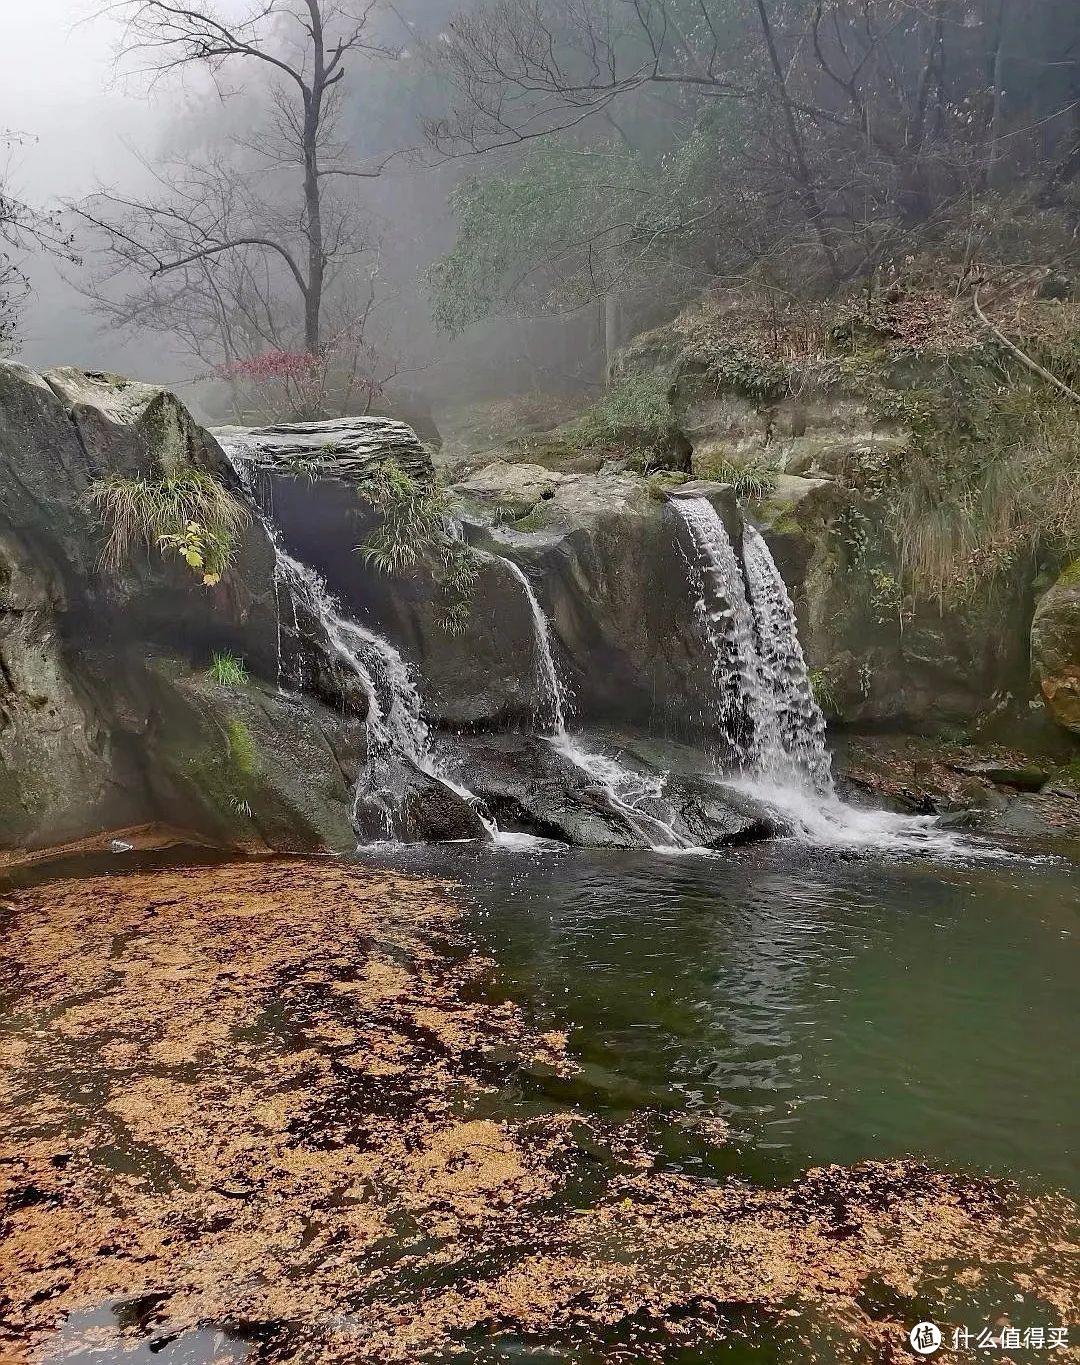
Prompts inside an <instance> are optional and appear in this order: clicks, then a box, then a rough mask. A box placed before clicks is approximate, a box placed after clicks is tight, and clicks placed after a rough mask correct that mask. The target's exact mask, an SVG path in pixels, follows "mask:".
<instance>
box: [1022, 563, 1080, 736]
mask: <svg viewBox="0 0 1080 1365" xmlns="http://www.w3.org/2000/svg"><path fill="white" fill-rule="evenodd" d="M1031 667H1032V670H1033V672H1034V674H1035V679H1036V681H1037V682H1038V685H1039V689H1040V691H1041V692H1042V695H1043V698H1044V700H1045V701H1046V705H1047V708H1048V709H1049V711H1050V714H1051V715H1052V716H1053V718H1054V720H1055V721H1057V723H1058V724H1059V725H1061V726H1063V727H1064V728H1065V729H1066V730H1071V731H1072V732H1073V733H1074V734H1080V559H1078V560H1076V561H1075V562H1074V563H1073V564H1070V565H1069V567H1068V568H1067V569H1066V570H1065V572H1064V573H1063V574H1062V575H1061V577H1060V578H1059V579H1058V580H1057V582H1056V583H1055V584H1054V585H1053V587H1051V588H1050V589H1049V590H1048V591H1047V592H1045V593H1044V594H1043V596H1042V598H1041V599H1040V601H1039V604H1038V606H1037V607H1036V609H1035V616H1034V619H1033V620H1032V623H1031Z"/></svg>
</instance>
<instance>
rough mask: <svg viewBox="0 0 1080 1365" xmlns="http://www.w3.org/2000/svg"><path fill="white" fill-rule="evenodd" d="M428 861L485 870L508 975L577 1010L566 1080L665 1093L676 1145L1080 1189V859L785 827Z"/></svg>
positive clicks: (547, 1006) (481, 907)
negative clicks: (985, 854)
mask: <svg viewBox="0 0 1080 1365" xmlns="http://www.w3.org/2000/svg"><path fill="white" fill-rule="evenodd" d="M399 861H400V860H399ZM405 861H406V863H409V862H414V863H416V864H419V865H422V866H424V867H425V869H427V870H431V868H432V865H433V863H434V864H435V865H436V866H437V868H438V870H439V871H441V872H445V873H448V874H450V875H452V876H454V877H455V878H457V879H458V880H459V882H460V883H461V884H462V885H463V887H464V893H465V896H466V898H467V902H468V905H469V908H470V909H469V915H470V924H471V930H472V933H473V935H474V938H475V941H476V943H477V946H478V947H479V948H480V949H481V950H482V951H484V952H486V953H489V954H490V955H491V956H492V958H493V959H494V961H495V964H496V966H495V968H494V973H493V980H492V989H493V990H495V991H496V992H501V993H504V994H505V995H507V996H510V997H513V998H515V999H517V1000H518V1001H520V1002H521V1003H522V1004H524V1005H525V1006H526V1007H527V1008H528V1009H529V1010H530V1011H531V1012H533V1013H534V1014H535V1015H536V1016H538V1017H539V1018H540V1019H542V1020H544V1021H550V1024H551V1025H552V1026H553V1027H561V1026H563V1025H569V1026H570V1027H571V1046H572V1050H573V1051H574V1053H575V1054H576V1056H577V1057H578V1059H579V1060H580V1061H581V1063H582V1064H583V1073H582V1076H581V1077H580V1079H579V1080H578V1081H576V1082H575V1083H574V1085H573V1086H572V1087H570V1089H569V1090H565V1089H564V1090H563V1091H562V1092H561V1093H559V1094H557V1095H552V1096H550V1098H553V1099H557V1100H558V1102H560V1103H565V1102H567V1100H569V1101H571V1102H574V1103H578V1104H581V1105H583V1106H585V1107H587V1108H591V1109H597V1110H600V1111H605V1112H614V1113H622V1112H626V1111H631V1110H635V1109H639V1108H642V1107H645V1108H655V1109H657V1110H658V1111H659V1112H660V1113H662V1114H664V1115H666V1118H665V1120H664V1121H663V1122H664V1123H666V1125H667V1127H668V1130H669V1132H668V1143H667V1145H668V1146H669V1148H670V1149H671V1152H672V1160H675V1161H677V1162H686V1163H690V1164H695V1163H697V1164H700V1163H707V1164H709V1165H710V1166H714V1165H716V1164H719V1165H720V1167H721V1168H724V1167H726V1168H727V1169H732V1170H737V1171H739V1172H740V1173H742V1174H745V1175H749V1176H752V1177H753V1178H754V1179H756V1180H768V1181H773V1180H776V1181H780V1180H787V1179H789V1178H790V1177H791V1176H792V1175H793V1174H796V1173H798V1172H799V1171H801V1170H803V1169H805V1168H806V1167H807V1166H810V1165H814V1164H820V1163H824V1162H842V1163H848V1162H853V1161H856V1160H859V1159H860V1158H865V1157H892V1156H899V1155H915V1156H920V1157H925V1158H927V1159H929V1160H931V1161H933V1162H935V1163H936V1164H940V1165H943V1166H948V1167H950V1168H953V1169H962V1170H971V1171H976V1172H990V1173H993V1174H997V1175H1007V1176H1011V1177H1014V1178H1016V1179H1018V1180H1020V1181H1021V1182H1023V1183H1024V1184H1030V1185H1032V1186H1033V1187H1036V1188H1037V1187H1050V1188H1062V1189H1068V1190H1070V1191H1072V1192H1073V1193H1080V1172H1078V1169H1077V1162H1076V1142H1075V1138H1076V1113H1077V1110H1076V1103H1075V1096H1076V1081H1077V1057H1078V1055H1080V1025H1078V1022H1077V1014H1076V1010H1075V1000H1076V989H1077V983H1078V953H1077V949H1078V939H1077V930H1078V927H1080V925H1078V911H1080V882H1078V880H1077V868H1076V864H1075V862H1074V861H1073V860H1072V859H1071V858H1070V857H1068V856H1055V857H1052V858H1043V859H1040V860H1034V861H1032V860H1028V859H1015V860H1010V861H992V862H980V863H973V864H970V865H964V864H962V863H945V864H941V863H934V862H930V861H925V860H916V859H910V860H895V861H882V860H880V859H874V858H845V857H841V856H836V855H835V854H832V853H822V852H820V851H818V852H815V851H814V850H810V849H806V848H803V847H799V846H797V845H793V844H788V843H773V844H768V845H760V846H756V847H754V848H752V849H747V850H744V851H742V852H741V853H736V854H734V855H731V856H724V857H723V858H697V857H680V858H663V857H657V856H655V855H651V854H636V853H625V852H617V853H616V852H606V853H597V852H582V851H566V852H563V853H559V854H547V855H529V854H527V853H521V852H516V853H502V854H500V853H497V852H492V851H491V850H479V849H476V848H469V847H465V846H462V847H459V848H458V849H456V850H454V851H447V850H442V851H439V852H438V853H432V852H431V851H430V850H429V851H425V852H424V853H422V854H421V853H419V852H418V853H417V854H416V855H415V858H412V859H410V858H409V857H407V856H406V858H405ZM522 1102H523V1103H533V1102H536V1097H535V1096H523V1098H522ZM695 1115H709V1116H718V1117H720V1118H722V1119H723V1120H725V1121H726V1123H727V1125H729V1128H730V1137H731V1142H730V1143H729V1144H728V1146H727V1147H722V1148H720V1149H719V1155H715V1153H716V1152H717V1149H716V1148H715V1147H712V1146H709V1147H708V1148H707V1150H706V1152H705V1154H702V1153H701V1152H698V1151H696V1150H695V1148H694V1146H693V1144H692V1143H686V1142H684V1141H681V1140H680V1138H679V1134H681V1133H683V1132H685V1131H687V1125H686V1119H687V1117H690V1118H693V1117H694V1116H695Z"/></svg>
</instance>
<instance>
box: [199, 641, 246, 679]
mask: <svg viewBox="0 0 1080 1365" xmlns="http://www.w3.org/2000/svg"><path fill="white" fill-rule="evenodd" d="M206 671H207V673H208V674H209V676H210V677H211V678H212V679H213V681H214V682H216V683H217V684H218V685H219V686H221V687H246V686H247V685H248V681H249V679H248V671H247V668H246V667H245V665H244V661H243V659H240V658H238V657H237V656H236V655H235V654H230V653H229V652H228V650H221V651H219V650H215V651H214V653H213V655H212V656H211V659H210V667H209V668H208V669H207V670H206Z"/></svg>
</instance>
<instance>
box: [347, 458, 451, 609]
mask: <svg viewBox="0 0 1080 1365" xmlns="http://www.w3.org/2000/svg"><path fill="white" fill-rule="evenodd" d="M358 491H359V495H360V497H361V498H362V499H363V500H364V501H365V502H368V503H370V504H371V506H372V507H374V508H375V509H376V510H377V511H378V512H379V513H380V515H381V518H382V520H381V523H380V525H379V527H378V529H377V530H376V531H374V532H373V533H372V534H371V535H370V536H369V537H368V539H367V540H366V541H365V542H364V544H363V545H361V546H360V547H359V552H360V554H361V556H362V557H363V559H364V561H365V562H366V563H368V564H370V565H372V566H373V567H374V568H377V569H379V570H381V572H383V573H387V574H397V573H403V572H405V571H406V570H407V569H411V568H413V567H414V566H415V565H417V564H424V565H426V567H427V568H428V569H429V570H430V572H431V574H432V576H433V577H434V579H435V582H436V583H437V584H438V585H439V586H440V587H442V588H443V589H444V590H445V591H446V593H447V595H448V598H449V605H448V606H447V608H446V610H445V612H444V613H443V617H442V624H443V626H444V628H445V629H446V630H447V631H449V632H450V633H451V634H453V635H458V634H460V633H461V632H462V631H463V630H464V629H465V625H466V622H467V620H468V611H469V598H470V596H471V593H472V590H473V587H474V585H475V583H476V577H477V568H476V556H475V555H474V553H473V552H472V550H471V549H470V548H469V546H468V545H466V544H465V542H464V541H462V540H460V539H457V538H456V537H455V536H453V535H451V533H450V529H449V524H450V519H451V517H452V515H453V512H454V507H455V504H454V500H453V499H452V498H451V497H450V495H449V494H448V493H447V491H446V490H445V488H443V487H441V486H440V485H439V484H437V483H422V482H421V481H420V480H418V479H414V478H413V477H412V475H410V474H408V473H407V472H406V471H405V470H403V469H402V468H401V466H400V465H399V464H398V463H397V461H396V460H392V459H391V460H384V461H383V462H382V463H381V464H380V465H379V466H378V468H377V469H376V470H375V472H374V473H373V474H371V475H370V477H368V478H367V479H365V480H364V481H363V482H362V483H361V484H360V485H359V487H358Z"/></svg>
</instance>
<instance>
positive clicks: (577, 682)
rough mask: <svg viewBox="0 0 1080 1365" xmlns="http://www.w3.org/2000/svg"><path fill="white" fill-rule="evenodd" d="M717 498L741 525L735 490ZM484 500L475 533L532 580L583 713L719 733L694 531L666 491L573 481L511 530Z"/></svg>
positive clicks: (596, 478)
mask: <svg viewBox="0 0 1080 1365" xmlns="http://www.w3.org/2000/svg"><path fill="white" fill-rule="evenodd" d="M517 487H519V485H515V488H517ZM460 491H461V493H462V496H464V497H467V496H468V492H469V486H468V485H462V486H461V489H460ZM706 491H707V493H708V495H709V496H711V497H713V498H714V499H716V500H717V502H718V505H720V506H721V507H722V508H723V510H724V512H725V515H728V516H733V515H734V502H733V499H732V498H731V496H730V490H724V489H721V488H720V487H718V486H716V485H710V486H708V487H707V489H706ZM477 501H478V502H479V506H478V509H477V511H478V515H477V517H476V519H475V520H474V522H473V523H472V525H471V527H470V528H469V533H470V535H471V536H472V537H473V538H474V539H475V541H476V543H477V544H478V545H480V546H482V547H483V548H484V549H485V550H487V551H488V552H490V553H493V554H497V555H500V556H502V557H504V558H507V559H511V560H513V561H514V562H515V563H516V564H517V565H518V566H519V567H520V568H521V570H522V571H523V572H524V573H525V575H526V576H527V578H528V579H529V582H530V584H531V585H532V587H533V591H534V593H535V596H536V598H537V600H538V602H539V605H540V607H541V609H542V611H543V612H544V614H545V616H546V617H547V618H548V620H549V622H550V627H551V631H550V639H551V645H552V652H553V654H554V655H555V664H556V667H557V669H558V670H559V672H560V674H561V676H562V678H563V680H564V683H565V685H566V690H567V693H568V696H569V700H570V706H571V709H572V711H573V713H574V714H575V715H577V716H579V717H580V718H582V719H584V720H589V719H594V718H597V719H603V720H610V721H619V722H625V723H627V724H631V725H639V726H642V727H646V728H650V727H651V728H654V729H656V730H658V731H660V732H662V733H668V734H673V735H679V734H700V733H702V732H703V731H705V730H708V729H709V728H710V725H711V723H712V718H713V716H714V714H715V712H714V707H713V704H712V690H713V678H712V666H711V660H710V658H709V655H708V651H707V649H706V648H705V647H704V638H703V635H702V630H701V625H700V622H699V620H698V618H697V614H696V611H695V602H696V595H695V593H694V591H693V590H692V587H691V582H690V577H689V573H688V565H687V552H688V550H689V546H688V544H687V540H686V536H687V532H686V528H685V526H684V524H683V522H682V520H681V518H680V517H679V516H678V515H676V513H675V511H674V510H673V508H672V507H671V506H670V505H669V504H668V502H667V500H666V498H665V497H664V496H663V489H662V486H657V485H654V484H653V483H651V482H650V481H648V480H643V479H641V478H638V477H636V476H633V475H629V474H625V473H619V472H611V473H604V474H595V475H567V476H564V477H563V478H561V479H560V480H559V481H558V482H557V483H556V484H555V485H554V487H553V488H552V489H551V490H550V496H544V495H541V497H540V498H539V499H538V500H537V501H536V503H535V504H534V505H533V507H532V508H531V510H530V511H529V512H528V513H527V514H526V515H525V516H523V517H518V519H517V520H516V521H514V522H511V523H507V524H502V523H501V519H499V518H493V517H492V515H491V505H490V498H488V497H484V498H482V499H479V500H477ZM493 522H494V524H492V523H493Z"/></svg>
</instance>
